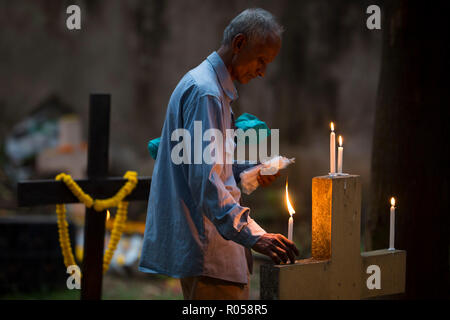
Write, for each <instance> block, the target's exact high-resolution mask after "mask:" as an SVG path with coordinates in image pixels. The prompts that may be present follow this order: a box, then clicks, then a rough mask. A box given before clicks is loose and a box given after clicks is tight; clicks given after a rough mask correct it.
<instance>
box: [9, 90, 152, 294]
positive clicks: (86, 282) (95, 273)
mask: <svg viewBox="0 0 450 320" xmlns="http://www.w3.org/2000/svg"><path fill="white" fill-rule="evenodd" d="M110 104H111V96H110V95H109V94H92V95H91V96H90V107H89V134H88V161H87V176H88V178H87V179H81V180H76V182H77V183H78V184H79V186H80V187H81V188H82V189H83V190H84V191H85V192H86V193H87V194H89V195H91V197H92V198H93V199H104V198H109V197H111V196H113V195H114V194H115V193H116V192H117V191H118V190H119V189H120V188H121V187H122V186H123V185H124V184H125V183H126V182H127V179H124V178H118V177H108V163H109V159H108V158H109V119H110ZM149 191H150V178H148V177H139V178H138V184H137V185H136V188H135V189H134V190H133V192H132V193H131V194H129V195H128V196H127V197H126V198H125V199H124V201H134V200H139V201H147V200H148V194H149ZM17 194H18V196H17V198H18V205H19V206H36V205H50V204H58V203H77V202H79V201H78V199H77V198H76V197H75V196H74V195H73V194H72V192H71V191H70V190H69V189H68V188H67V187H66V185H65V184H64V182H62V181H55V180H36V181H21V182H19V183H18V187H17ZM105 220H106V211H102V212H97V211H95V210H94V209H93V208H86V216H85V227H84V257H83V264H82V275H83V276H82V278H81V299H82V300H100V299H101V295H102V275H103V250H104V239H105Z"/></svg>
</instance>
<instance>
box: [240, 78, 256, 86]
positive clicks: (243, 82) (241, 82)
mask: <svg viewBox="0 0 450 320" xmlns="http://www.w3.org/2000/svg"><path fill="white" fill-rule="evenodd" d="M252 79H253V78H252V77H244V78H241V79H238V82H239V83H240V84H247V83H249V82H250V80H252Z"/></svg>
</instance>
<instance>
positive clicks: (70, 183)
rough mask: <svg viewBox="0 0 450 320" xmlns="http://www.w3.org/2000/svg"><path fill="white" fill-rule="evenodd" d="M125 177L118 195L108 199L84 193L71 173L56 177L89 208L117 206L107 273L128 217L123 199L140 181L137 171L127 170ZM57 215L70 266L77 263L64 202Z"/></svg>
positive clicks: (61, 238)
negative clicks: (93, 197)
mask: <svg viewBox="0 0 450 320" xmlns="http://www.w3.org/2000/svg"><path fill="white" fill-rule="evenodd" d="M123 177H124V178H125V179H128V181H127V182H126V183H125V185H124V186H123V187H122V188H121V189H120V190H119V191H118V192H117V193H116V195H114V196H113V197H111V198H108V199H95V200H94V199H92V197H91V196H90V195H88V194H86V193H84V192H83V190H82V189H81V188H80V186H79V185H78V184H77V183H76V182H75V181H74V180H73V179H72V177H71V176H70V175H68V174H65V173H60V174H58V175H57V176H56V178H55V180H57V181H63V182H64V183H65V184H66V186H67V187H68V188H69V189H70V191H72V193H73V195H74V196H75V197H77V198H78V200H79V201H80V202H82V203H83V204H84V205H85V206H86V207H88V208H91V207H93V208H94V209H95V210H96V211H99V212H100V211H103V210H105V209H107V208H114V207H117V213H116V217H115V219H114V225H113V229H112V230H111V238H110V241H109V243H108V249H107V250H106V252H105V254H104V256H103V273H105V272H106V271H107V270H108V268H109V264H110V263H111V259H112V257H113V255H114V251H115V250H116V248H117V244H118V243H119V241H120V238H121V236H122V232H123V229H124V226H125V221H126V219H127V213H128V202H127V201H122V200H123V199H124V198H125V197H126V196H127V195H129V194H130V193H131V192H132V191H133V189H134V188H135V187H136V185H137V183H138V179H137V173H136V172H135V171H127V172H126V173H125V175H124V176H123ZM56 215H57V219H58V233H59V243H60V246H61V251H62V255H63V258H64V264H65V266H66V267H69V266H70V265H77V264H76V262H75V258H74V255H73V251H72V246H71V244H70V237H69V228H68V227H69V224H68V223H67V219H66V206H65V205H64V204H57V205H56Z"/></svg>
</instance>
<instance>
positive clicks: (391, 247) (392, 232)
mask: <svg viewBox="0 0 450 320" xmlns="http://www.w3.org/2000/svg"><path fill="white" fill-rule="evenodd" d="M394 239H395V198H394V197H392V198H391V225H390V229H389V250H395V247H394Z"/></svg>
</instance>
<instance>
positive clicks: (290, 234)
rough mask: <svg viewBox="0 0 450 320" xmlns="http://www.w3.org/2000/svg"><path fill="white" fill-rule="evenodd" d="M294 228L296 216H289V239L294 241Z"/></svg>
mask: <svg viewBox="0 0 450 320" xmlns="http://www.w3.org/2000/svg"><path fill="white" fill-rule="evenodd" d="M293 230H294V218H292V215H291V217H290V218H289V225H288V239H289V240H291V241H292V233H293Z"/></svg>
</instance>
